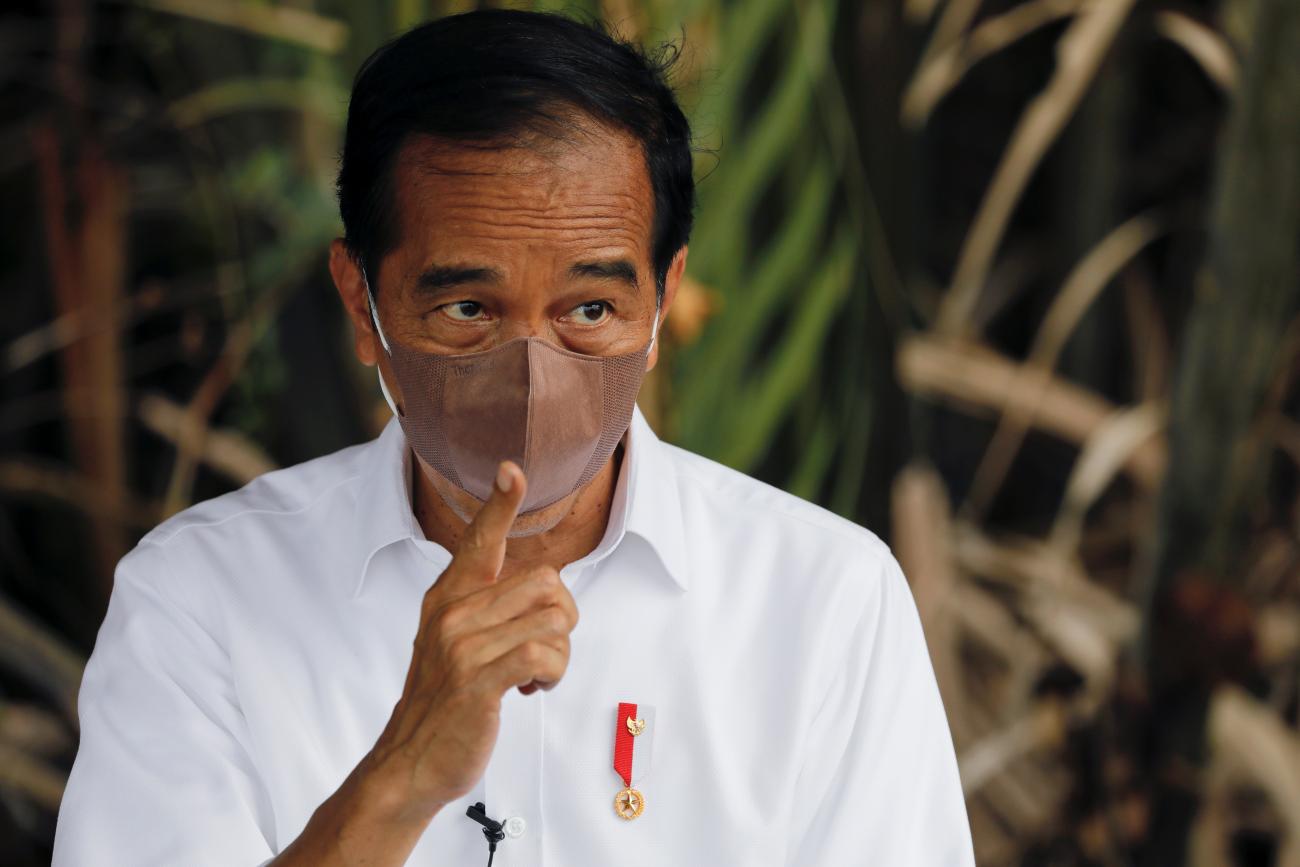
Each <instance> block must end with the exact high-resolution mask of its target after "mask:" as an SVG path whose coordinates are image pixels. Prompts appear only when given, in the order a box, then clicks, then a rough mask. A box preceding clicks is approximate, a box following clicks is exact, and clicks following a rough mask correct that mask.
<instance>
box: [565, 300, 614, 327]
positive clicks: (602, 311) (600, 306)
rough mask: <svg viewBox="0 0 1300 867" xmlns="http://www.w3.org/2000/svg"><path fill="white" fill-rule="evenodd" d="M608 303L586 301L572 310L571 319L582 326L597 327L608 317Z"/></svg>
mask: <svg viewBox="0 0 1300 867" xmlns="http://www.w3.org/2000/svg"><path fill="white" fill-rule="evenodd" d="M609 310H610V305H609V302H608V301H587V302H586V303H584V304H579V305H578V306H577V307H575V308H573V313H572V316H573V318H574V319H575V320H576V321H577V322H578V323H580V324H582V325H598V324H600V323H601V322H604V321H605V320H606V319H607V318H608V317H609Z"/></svg>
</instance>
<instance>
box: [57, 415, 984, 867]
mask: <svg viewBox="0 0 1300 867" xmlns="http://www.w3.org/2000/svg"><path fill="white" fill-rule="evenodd" d="M624 444H625V447H626V449H625V455H624V460H623V462H622V468H621V470H620V472H619V478H618V481H617V487H616V496H615V499H614V502H613V505H612V508H611V513H610V518H609V524H608V527H607V530H606V532H605V534H604V538H603V539H602V541H601V542H600V544H599V545H598V546H597V548H596V549H595V550H594V551H592V552H591V553H590V554H588V555H587V556H585V557H583V558H582V559H580V560H577V561H575V562H573V563H570V564H568V565H567V566H565V567H564V569H563V570H561V573H560V574H561V576H562V578H563V580H564V581H565V583H566V584H567V586H568V587H569V588H570V590H571V591H572V593H573V595H574V598H575V599H576V601H577V604H578V609H579V612H580V619H579V622H578V625H577V627H576V628H575V629H574V631H573V634H572V636H571V654H570V660H569V666H568V670H567V672H566V673H565V675H564V678H563V679H562V680H561V681H560V682H559V684H557V686H556V687H555V688H554V689H553V690H551V691H539V692H536V693H534V694H533V695H530V696H524V695H521V694H520V693H519V692H518V691H517V690H515V689H511V690H509V691H508V692H507V693H506V694H505V696H504V699H503V701H502V708H501V726H500V733H499V736H498V739H497V742H496V747H495V749H494V751H493V753H492V758H491V761H490V763H489V765H488V768H487V771H486V773H485V775H484V776H483V778H482V779H481V780H480V781H479V783H478V784H477V786H476V787H475V788H474V790H473V792H471V793H470V794H469V795H467V796H466V797H464V798H462V799H461V800H459V801H457V802H455V803H453V804H450V805H448V806H447V807H446V808H445V809H444V810H442V811H441V812H440V813H439V814H438V815H437V816H436V817H434V819H433V821H432V822H431V823H430V824H429V826H428V829H427V830H426V831H425V833H424V835H423V836H422V838H421V839H420V842H419V843H418V845H417V846H416V847H415V850H414V851H413V853H412V854H411V857H410V859H409V860H408V861H407V863H408V864H411V865H427V867H448V865H456V867H479V865H484V864H486V863H487V842H486V840H485V839H484V837H483V834H482V831H481V829H480V826H479V825H477V824H476V823H474V822H473V821H472V820H470V819H469V818H468V817H467V816H466V815H465V809H466V807H467V806H469V805H470V804H472V803H474V802H475V801H483V802H484V803H485V804H486V807H487V814H488V815H489V816H491V817H492V818H495V819H498V820H501V821H503V822H505V823H506V826H505V827H506V831H507V836H506V838H505V839H504V840H503V841H502V842H501V843H500V844H499V845H498V848H497V851H496V855H495V860H494V862H493V864H494V867H587V865H591V867H613V865H617V867H643V865H647V867H648V865H656V867H685V865H701V867H706V865H707V867H715V865H746V867H755V865H801V867H803V865H808V867H811V865H827V867H831V865H867V864H870V865H877V867H928V865H935V867H939V865H942V867H968V865H973V864H974V857H973V854H972V846H971V837H970V827H969V824H968V820H967V814H966V807H965V803H964V801H963V797H962V789H961V783H960V780H959V778H958V773H957V762H956V757H955V754H954V750H953V744H952V738H951V735H950V733H949V729H948V724H947V720H946V718H945V716H944V710H943V705H942V703H941V700H940V696H939V691H938V688H937V685H936V682H935V677H934V672H933V669H932V667H931V663H930V658H929V655H928V653H927V650H926V644H925V639H924V637H923V635H922V631H921V623H920V619H919V617H918V615H917V610H916V606H915V603H914V601H913V598H912V594H911V590H910V588H909V586H908V583H907V580H906V579H905V578H904V576H903V573H902V572H901V571H900V569H899V566H898V563H897V562H896V560H895V559H894V557H893V556H892V554H891V553H890V551H889V548H888V547H887V546H886V545H885V544H884V543H883V542H882V541H881V540H880V539H878V538H877V537H876V536H875V535H874V534H872V533H871V532H870V531H868V530H865V529H863V528H862V527H859V526H857V525H856V524H853V523H851V522H849V521H847V520H844V519H843V518H840V517H838V516H836V515H834V514H832V513H831V512H828V511H826V510H824V509H822V508H819V507H818V506H815V505H813V504H811V503H808V502H806V501H804V500H801V499H798V498H797V497H794V496H792V495H790V494H787V493H785V492H783V491H781V490H779V489H777V488H774V487H771V486H769V485H767V484H764V483H762V482H759V481H756V480H755V479H752V478H750V477H748V476H745V475H743V474H741V473H739V472H736V471H734V470H731V469H729V468H727V467H724V466H722V465H721V464H718V463H715V462H713V461H711V460H708V459H706V458H703V457H700V456H699V455H695V454H692V453H690V452H687V451H685V450H683V449H680V448H677V447H676V446H673V445H670V444H668V443H664V442H662V441H660V440H659V439H658V437H657V436H656V435H655V433H654V431H653V430H652V429H651V428H650V426H649V425H648V424H647V422H646V420H645V418H644V417H643V416H642V415H641V412H640V410H639V409H638V410H637V411H636V413H635V415H634V417H633V421H632V426H631V428H630V429H629V432H628V434H627V436H626V437H625V439H624ZM409 454H410V453H409V450H408V449H407V448H406V443H405V439H404V437H403V435H402V431H401V428H400V426H399V425H398V424H397V422H396V421H393V422H391V423H390V424H389V425H388V426H387V428H386V429H385V430H384V432H383V433H382V434H381V435H380V436H379V437H378V438H377V439H375V440H374V441H372V442H369V443H365V444H362V445H358V446H353V447H350V448H346V449H343V450H341V451H339V452H336V453H334V454H331V455H328V456H326V457H323V458H319V459H317V460H313V461H308V462H306V463H303V464H299V465H297V466H294V467H290V468H287V469H283V470H279V471H276V472H272V473H268V474H266V475H264V476H262V477H260V478H258V479H257V480H255V481H253V482H252V483H251V484H249V485H248V486H246V487H245V488H243V489H242V490H239V491H236V492H234V493H231V494H227V495H225V496H222V497H217V498H216V499H213V500H209V501H207V502H203V503H199V504H198V505H196V506H194V507H192V508H190V509H187V510H186V511H184V512H182V513H180V514H179V515H176V516H175V517H173V518H171V519H169V520H168V521H166V522H165V523H163V524H162V525H160V526H159V527H157V528H156V529H154V530H153V531H152V532H150V533H149V534H148V535H147V536H145V537H144V539H143V540H141V542H140V544H139V545H138V546H137V547H136V548H135V549H134V550H133V551H132V552H131V553H129V554H128V555H127V556H126V557H124V558H123V559H122V561H121V563H120V564H119V566H118V569H117V575H116V581H115V584H114V587H113V592H112V596H111V599H110V602H109V606H108V613H107V615H106V617H105V619H104V622H103V625H102V626H101V628H100V630H99V634H98V638H97V640H96V644H95V648H94V652H93V653H92V655H91V657H90V661H89V664H88V665H87V667H86V673H85V679H84V681H83V683H82V686H81V692H80V709H79V714H80V720H81V745H80V750H79V752H78V753H77V757H76V762H75V764H74V765H73V768H72V772H71V776H70V778H69V780H68V787H67V791H66V794H65V795H64V799H63V803H62V807H61V809H60V812H59V818H58V827H57V832H56V837H55V844H54V865H55V867H98V865H115V867H116V865H130V867H157V865H185V867H202V865H213V867H239V865H243V867H258V865H262V864H265V863H266V862H268V861H269V860H271V859H272V858H273V856H274V855H275V854H276V853H278V852H280V851H281V850H282V849H284V848H285V847H286V846H287V845H288V844H289V843H290V842H292V841H293V840H294V839H295V838H296V837H297V836H298V835H299V834H300V833H301V831H302V829H303V827H304V826H305V825H306V824H307V821H308V819H309V818H310V817H311V815H312V813H313V812H314V811H315V810H316V808H317V806H318V805H320V803H321V802H322V801H324V800H325V799H326V798H327V797H329V795H330V794H331V793H333V792H334V791H335V790H336V789H337V788H338V786H339V785H340V783H342V781H343V780H344V778H345V777H346V776H347V775H348V774H349V772H350V771H351V770H352V769H353V768H354V767H355V766H356V764H357V763H358V761H360V759H361V758H362V757H363V756H364V755H365V754H366V753H367V752H368V751H369V750H370V748H371V747H372V746H373V745H374V743H375V740H376V738H378V736H379V734H380V732H381V731H382V730H383V728H384V726H385V724H386V723H387V721H388V719H389V717H390V715H391V713H392V710H393V706H394V704H395V703H396V702H397V700H398V697H399V696H400V695H401V692H402V686H403V683H404V681H405V677H406V673H407V668H408V666H409V664H410V658H411V652H412V642H413V641H414V638H415V634H416V628H417V625H418V620H419V614H420V601H421V598H422V596H423V594H424V592H425V590H426V589H427V588H428V587H429V585H430V584H431V583H433V582H434V581H435V580H436V578H437V576H438V575H439V574H440V573H441V571H442V570H443V568H444V567H446V565H447V564H448V562H450V559H451V555H450V553H449V552H448V551H447V550H446V549H445V548H443V547H441V546H440V545H437V544H435V543H433V542H430V541H428V540H426V539H425V537H424V534H423V532H422V531H421V529H420V527H419V524H418V523H417V522H416V520H415V518H414V517H413V515H412V510H411V504H410V496H409V493H408V492H409V490H410V488H409V479H410V475H409V474H410V472H411V461H410V457H409ZM619 702H631V703H637V704H638V706H639V707H642V708H644V711H643V712H641V713H639V714H638V716H639V717H640V718H641V719H644V720H646V722H647V725H646V730H645V731H643V732H642V733H641V734H640V735H637V736H636V737H635V738H634V739H633V745H634V752H633V776H634V780H633V783H634V786H635V788H637V789H638V790H639V791H640V792H641V793H642V794H643V796H644V802H645V803H644V811H643V812H642V814H641V815H640V816H638V817H636V818H634V819H630V820H629V819H624V818H622V817H621V816H619V815H618V814H617V813H616V812H615V809H614V798H615V795H616V793H618V792H619V791H620V790H621V789H623V788H624V781H623V780H622V779H621V778H620V775H619V774H618V773H617V772H616V771H615V769H614V743H615V733H614V727H615V724H616V721H617V720H616V714H617V709H618V704H619Z"/></svg>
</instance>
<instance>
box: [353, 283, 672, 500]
mask: <svg viewBox="0 0 1300 867" xmlns="http://www.w3.org/2000/svg"><path fill="white" fill-rule="evenodd" d="M366 293H367V295H369V298H370V318H371V320H372V321H373V322H374V324H375V331H376V333H377V334H378V335H379V341H380V343H381V344H382V345H383V347H384V351H385V352H386V353H388V359H389V361H390V362H391V363H392V366H393V373H394V375H396V377H397V383H398V385H400V386H401V388H402V400H403V407H402V410H403V411H400V412H399V411H398V408H397V406H396V404H395V403H394V401H393V398H392V396H391V395H390V394H389V393H388V387H387V386H386V385H385V384H384V377H383V375H382V374H381V375H380V377H379V385H380V387H381V388H382V389H383V391H384V398H385V399H386V400H387V401H388V405H389V407H391V408H392V410H393V414H394V415H396V416H397V418H398V421H399V422H400V423H401V425H402V430H403V431H404V432H405V433H406V441H407V442H408V443H409V444H410V446H411V448H412V449H414V450H415V453H416V454H417V455H419V456H420V458H422V459H423V460H424V461H425V463H427V464H429V466H431V467H433V468H434V469H435V470H437V471H438V472H439V473H440V474H441V475H442V476H444V477H445V478H446V479H447V480H448V481H450V482H451V483H452V484H454V485H456V486H457V487H459V488H461V489H462V490H464V491H467V492H468V493H470V494H471V495H473V496H474V497H477V498H478V499H479V500H486V499H487V497H488V495H489V493H490V492H491V490H492V484H493V481H494V480H495V479H496V475H497V466H498V465H499V464H500V463H501V461H503V460H506V459H509V460H512V461H514V462H515V463H516V464H518V465H519V467H520V468H521V469H522V470H523V471H524V475H525V476H526V477H527V479H528V492H527V494H526V495H525V496H524V501H523V503H522V504H521V505H520V507H519V510H520V514H526V513H528V512H532V511H536V510H537V509H541V508H543V507H545V506H549V505H551V504H552V503H555V502H556V501H558V500H561V499H563V498H564V497H566V496H568V495H569V494H571V493H573V492H574V491H576V490H577V489H578V488H580V487H582V486H583V485H585V484H587V482H589V481H591V480H592V478H593V477H595V475H596V473H598V472H599V471H600V469H601V467H603V466H604V465H605V461H607V460H609V456H610V455H611V454H613V453H614V449H615V447H617V445H618V442H619V440H620V439H622V438H623V434H624V433H625V432H626V431H627V429H628V425H629V424H631V421H632V410H633V407H634V406H635V404H636V396H637V392H638V391H639V390H640V388H641V380H642V379H643V378H644V377H645V372H646V370H645V365H646V359H647V358H649V356H650V350H651V349H652V348H653V347H654V342H655V337H656V336H657V334H658V331H659V309H658V306H657V305H656V307H655V324H654V330H653V331H652V332H651V335H650V342H649V343H648V344H646V347H645V348H644V349H641V350H638V351H636V352H631V353H628V354H626V355H607V356H600V355H583V354H582V353H579V352H570V351H569V350H567V349H561V348H560V347H558V346H556V345H555V344H553V343H550V342H548V341H546V340H543V339H541V338H540V337H517V338H515V339H514V340H509V341H507V342H505V343H503V344H501V345H500V346H496V347H493V348H492V349H488V350H485V351H483V352H469V353H463V354H459V355H435V354H434V353H431V352H422V351H420V350H418V349H412V348H411V347H409V346H403V345H402V344H400V343H397V342H395V341H394V342H390V341H389V340H388V339H387V338H386V337H385V336H384V330H383V328H382V327H381V326H380V325H379V316H378V313H377V308H376V306H375V296H374V294H373V293H371V292H370V284H369V281H367V283H366Z"/></svg>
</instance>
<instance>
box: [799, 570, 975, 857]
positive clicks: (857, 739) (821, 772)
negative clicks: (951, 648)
mask: <svg viewBox="0 0 1300 867" xmlns="http://www.w3.org/2000/svg"><path fill="white" fill-rule="evenodd" d="M886 561H887V562H886V564H885V566H884V568H883V569H882V574H881V575H880V576H879V578H880V580H879V582H878V587H879V590H878V592H874V593H871V594H869V596H870V598H869V600H868V603H867V610H866V611H865V612H864V613H863V615H862V619H861V621H860V622H859V623H858V626H857V627H856V629H855V630H854V632H853V633H852V635H851V636H850V638H849V649H848V657H847V659H846V660H845V662H844V664H843V666H842V667H841V669H840V671H839V673H838V674H837V675H836V676H835V678H834V680H833V681H832V684H831V687H830V690H829V692H828V694H827V696H826V698H825V700H824V702H823V704H822V706H821V708H820V709H819V710H818V712H817V716H816V718H815V720H814V722H813V724H812V727H811V733H810V737H809V739H808V741H807V746H806V748H805V758H804V764H803V768H802V770H801V772H800V775H799V778H798V782H797V784H796V791H795V802H794V816H793V827H792V830H791V836H790V838H789V850H788V855H787V858H786V863H787V864H788V865H789V867H813V865H818V867H828V865H836V864H865V863H871V864H906V865H909V867H974V864H975V856H974V847H973V845H972V840H971V833H970V823H969V820H968V817H967V813H966V803H965V799H964V796H963V794H962V788H961V779H960V777H959V776H958V770H957V757H956V751H955V750H954V747H953V742H952V735H951V733H950V732H949V728H948V720H947V717H946V716H945V714H944V708H943V702H942V700H941V698H940V695H939V687H938V683H937V681H936V680H935V676H934V669H933V667H932V665H931V662H930V655H929V651H928V649H927V647H926V643H925V636H924V634H923V632H922V630H921V619H920V615H919V614H918V613H917V609H916V603H915V601H914V599H913V597H912V592H911V588H910V586H909V585H908V583H907V579H906V578H905V577H904V576H903V572H902V570H901V569H900V568H899V566H898V563H897V561H896V560H895V559H894V557H893V556H892V555H890V554H887V555H886Z"/></svg>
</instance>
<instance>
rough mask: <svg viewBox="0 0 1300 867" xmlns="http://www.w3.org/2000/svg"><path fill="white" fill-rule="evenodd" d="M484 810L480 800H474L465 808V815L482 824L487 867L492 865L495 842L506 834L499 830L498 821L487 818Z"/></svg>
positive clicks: (499, 840) (499, 824)
mask: <svg viewBox="0 0 1300 867" xmlns="http://www.w3.org/2000/svg"><path fill="white" fill-rule="evenodd" d="M486 810H487V808H486V807H484V806H483V802H482V801H476V802H475V803H474V804H473V806H471V807H469V808H467V809H466V810H465V815H466V816H469V817H470V818H471V819H473V820H474V821H475V822H478V823H479V824H480V825H482V826H483V836H484V837H487V841H488V867H492V855H493V853H495V852H496V850H497V844H498V843H500V842H501V841H502V840H504V839H505V838H506V834H505V832H504V831H502V830H501V823H500V822H498V821H497V820H495V819H489V818H488V815H487V813H486V812H485V811H486Z"/></svg>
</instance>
